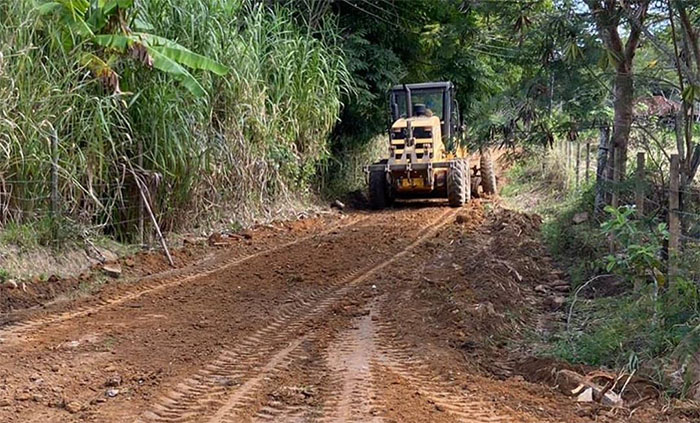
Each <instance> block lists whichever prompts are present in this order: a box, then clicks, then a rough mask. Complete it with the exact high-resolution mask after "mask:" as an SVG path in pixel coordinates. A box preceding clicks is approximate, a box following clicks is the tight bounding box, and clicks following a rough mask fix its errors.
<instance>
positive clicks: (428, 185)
mask: <svg viewBox="0 0 700 423" xmlns="http://www.w3.org/2000/svg"><path fill="white" fill-rule="evenodd" d="M389 105H390V109H391V119H392V122H393V123H392V124H391V127H390V128H389V151H388V157H387V158H386V159H382V160H380V161H379V162H377V163H374V164H372V165H370V166H367V168H366V171H367V173H368V176H369V178H368V179H369V201H370V205H371V206H372V208H374V209H381V208H384V207H386V206H389V205H391V204H392V203H393V202H394V200H395V199H397V198H421V197H442V198H445V197H446V198H447V199H448V202H449V204H450V206H453V207H461V206H462V205H464V203H466V202H467V201H469V199H470V196H471V186H470V182H471V181H470V179H471V178H470V168H469V159H468V157H467V155H466V154H465V152H464V151H463V150H462V149H460V148H457V147H456V144H457V142H456V141H457V140H456V138H457V135H458V133H459V132H460V127H459V110H458V107H457V102H456V100H455V87H454V85H453V84H452V83H451V82H429V83H422V84H404V85H397V86H395V87H394V88H393V89H392V90H391V92H390V93H389Z"/></svg>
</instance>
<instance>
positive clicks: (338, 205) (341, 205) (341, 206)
mask: <svg viewBox="0 0 700 423" xmlns="http://www.w3.org/2000/svg"><path fill="white" fill-rule="evenodd" d="M331 208H336V209H338V210H343V209H344V208H345V203H343V202H342V201H340V200H335V201H334V202H332V203H331Z"/></svg>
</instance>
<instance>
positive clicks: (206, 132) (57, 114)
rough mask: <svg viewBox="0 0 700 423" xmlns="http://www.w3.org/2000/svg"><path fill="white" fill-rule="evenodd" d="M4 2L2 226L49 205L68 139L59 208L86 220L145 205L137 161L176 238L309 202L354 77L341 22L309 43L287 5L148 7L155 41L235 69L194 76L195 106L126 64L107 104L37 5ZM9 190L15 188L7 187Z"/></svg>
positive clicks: (157, 76) (108, 218)
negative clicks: (186, 228)
mask: <svg viewBox="0 0 700 423" xmlns="http://www.w3.org/2000/svg"><path fill="white" fill-rule="evenodd" d="M11 3H12V5H10V4H8V2H3V4H2V5H0V52H2V54H3V59H2V61H1V62H0V110H1V111H0V184H2V185H0V192H2V195H1V196H0V207H2V211H3V213H4V214H3V216H2V218H3V219H2V220H3V221H7V220H23V219H24V220H26V219H30V218H32V216H33V215H32V212H33V211H34V212H36V214H37V215H39V214H41V213H44V212H45V211H46V209H47V208H48V202H47V197H48V195H49V184H48V180H49V179H48V175H49V171H50V163H51V154H50V143H49V140H50V136H51V134H52V133H53V131H54V129H55V132H56V134H57V135H58V139H59V145H60V149H59V150H60V154H59V164H60V186H59V190H60V196H61V207H62V212H63V213H64V214H65V215H67V216H70V217H71V218H72V219H76V220H80V221H81V222H85V223H89V224H100V223H105V222H106V223H110V222H111V223H114V222H120V221H126V222H127V223H128V225H127V226H126V227H124V228H121V229H122V230H128V229H130V228H132V227H133V223H134V222H133V220H134V218H135V216H136V213H137V210H136V206H137V205H138V201H137V199H138V197H137V196H136V191H135V188H134V184H133V181H132V180H131V178H130V176H129V174H128V173H126V172H125V169H124V167H123V166H122V163H123V161H124V159H123V158H126V160H128V161H131V162H132V163H133V164H134V165H136V164H137V163H138V162H139V160H138V159H139V158H138V155H139V154H138V152H139V148H138V146H139V144H141V146H142V147H141V148H142V149H143V157H142V160H143V168H142V169H140V170H139V171H140V172H141V173H142V174H144V175H146V176H148V179H149V181H151V182H152V184H151V185H152V189H153V195H154V197H153V198H154V202H155V209H156V210H157V212H158V214H159V217H160V220H161V223H162V224H164V225H165V226H166V228H170V229H173V228H178V227H181V226H183V225H184V224H187V225H192V224H194V223H197V222H203V221H206V220H208V219H211V218H215V217H216V216H217V215H222V214H224V213H229V212H233V213H237V214H239V215H240V214H253V213H265V212H267V211H269V210H270V209H271V207H272V205H274V204H276V203H280V202H285V201H291V200H292V199H296V198H298V197H299V196H304V195H306V194H308V193H309V192H310V190H311V182H312V176H313V173H314V171H315V169H316V166H317V164H318V163H319V162H320V161H321V160H322V159H324V158H325V157H326V156H327V155H328V144H327V140H328V134H329V132H330V131H331V129H332V127H333V126H334V124H335V122H336V119H337V116H338V113H339V110H340V107H341V103H340V98H341V95H342V94H343V91H344V90H346V89H348V86H349V85H348V84H349V82H348V81H350V78H349V75H348V72H347V70H346V69H345V65H344V62H343V57H342V54H341V51H340V48H339V47H337V46H336V45H335V40H336V38H337V33H336V30H335V28H333V26H332V25H329V26H327V27H326V28H325V29H323V30H321V31H319V32H316V33H313V34H312V33H309V32H308V31H307V30H306V29H301V28H299V27H297V26H296V25H295V23H294V21H293V20H292V18H291V17H290V15H289V14H288V12H287V11H285V10H283V9H269V8H265V7H263V6H249V3H248V2H244V1H242V0H239V1H235V0H232V1H223V0H197V1H191V0H149V1H145V0H142V1H137V5H138V7H139V10H140V12H141V16H140V17H141V19H142V21H143V22H145V23H146V24H147V25H148V26H150V27H152V29H151V30H150V32H152V33H154V34H157V35H161V36H165V37H168V38H170V39H173V40H176V41H177V42H179V43H180V44H183V45H185V46H187V47H189V48H190V49H192V50H194V51H196V52H198V53H201V54H204V55H207V56H209V57H211V58H213V59H216V60H218V61H219V62H221V63H223V64H225V65H227V66H228V67H229V68H230V69H231V72H230V74H229V75H228V76H226V77H216V76H212V75H209V74H206V73H200V74H197V75H196V77H197V78H199V79H200V81H201V82H202V84H203V86H204V87H205V88H206V89H207V90H208V92H209V96H208V98H195V97H193V96H191V95H190V94H189V93H188V92H187V91H186V90H185V89H184V88H183V87H181V86H178V83H177V82H176V81H174V80H173V79H172V78H170V77H169V76H167V75H165V74H161V73H158V72H156V71H149V70H147V69H144V68H143V67H141V66H138V64H136V63H133V62H130V61H128V60H125V61H123V62H121V63H120V64H119V65H118V66H117V71H118V72H119V73H120V75H121V77H122V80H121V89H122V91H124V92H125V93H126V94H125V95H119V96H117V95H108V94H106V93H105V92H104V91H103V88H102V87H101V85H100V84H99V83H98V82H96V81H95V80H94V78H93V77H92V76H91V75H90V74H89V73H88V71H87V70H86V69H84V68H83V67H81V66H80V65H79V57H78V54H77V52H76V51H66V50H65V49H64V48H63V47H62V43H60V42H59V41H60V40H58V39H57V38H56V36H55V33H56V32H55V31H53V30H52V24H51V23H50V22H48V21H40V20H38V17H37V16H35V14H33V13H32V6H33V4H34V2H33V1H31V0H18V1H16V2H11ZM3 181H4V182H3Z"/></svg>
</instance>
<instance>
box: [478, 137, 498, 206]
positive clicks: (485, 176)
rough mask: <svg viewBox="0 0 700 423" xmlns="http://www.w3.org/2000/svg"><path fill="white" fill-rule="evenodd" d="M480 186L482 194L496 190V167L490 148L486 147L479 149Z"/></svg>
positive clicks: (488, 193) (492, 192)
mask: <svg viewBox="0 0 700 423" xmlns="http://www.w3.org/2000/svg"><path fill="white" fill-rule="evenodd" d="M481 186H482V187H483V188H484V194H487V195H493V194H495V193H496V192H497V187H496V169H495V167H494V164H493V157H491V150H490V149H488V148H484V149H482V150H481Z"/></svg>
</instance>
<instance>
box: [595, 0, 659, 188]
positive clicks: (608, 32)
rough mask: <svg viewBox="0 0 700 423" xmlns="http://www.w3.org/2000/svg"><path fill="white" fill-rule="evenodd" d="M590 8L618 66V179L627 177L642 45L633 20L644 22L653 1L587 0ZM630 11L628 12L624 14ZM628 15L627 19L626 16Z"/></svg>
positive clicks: (615, 127)
mask: <svg viewBox="0 0 700 423" xmlns="http://www.w3.org/2000/svg"><path fill="white" fill-rule="evenodd" d="M585 2H586V4H587V5H588V8H589V9H590V11H591V13H592V15H593V20H594V22H595V26H596V29H597V32H598V35H599V37H600V39H601V40H602V42H603V45H604V46H605V48H606V50H607V53H608V57H609V59H610V61H611V62H612V63H613V65H614V66H615V83H614V99H613V105H614V112H615V117H614V123H613V134H612V144H613V148H614V149H615V155H614V156H615V162H614V169H615V170H614V171H615V173H616V178H619V179H620V180H622V179H624V177H625V172H626V164H627V150H628V144H629V137H630V130H631V128H632V119H633V115H634V70H633V64H634V56H635V53H636V51H637V48H638V47H639V42H640V38H641V35H642V29H641V28H640V27H639V26H638V25H634V24H633V23H632V21H633V20H634V21H636V22H640V23H642V24H643V22H644V20H645V18H646V15H647V11H648V9H649V4H650V2H651V1H650V0H633V1H629V2H627V1H625V0H585ZM625 11H629V14H626V13H624V12H625ZM623 17H626V19H623ZM623 23H624V24H626V27H627V30H628V31H629V35H628V36H627V40H626V41H623V39H622V36H621V35H620V34H621V31H620V27H621V25H622V24H623Z"/></svg>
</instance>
